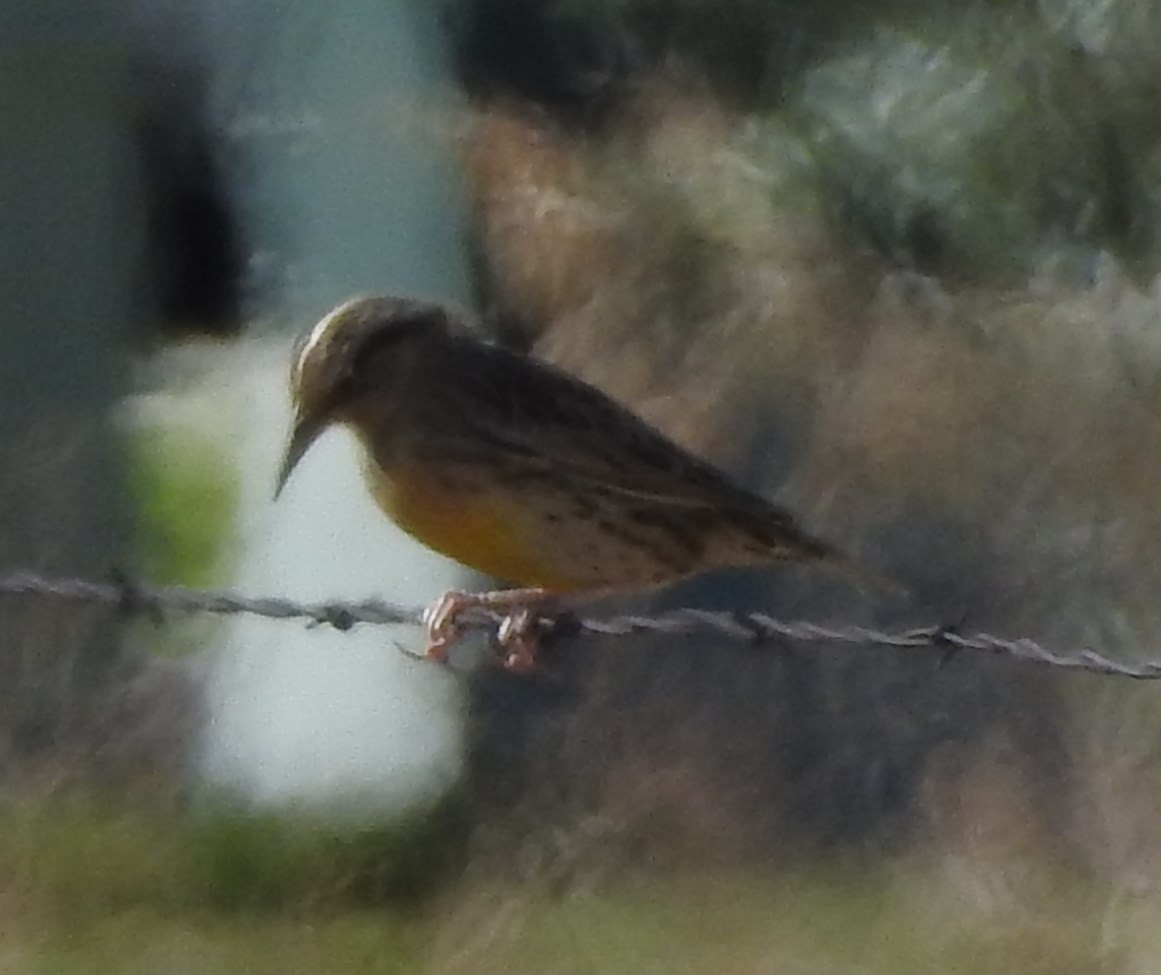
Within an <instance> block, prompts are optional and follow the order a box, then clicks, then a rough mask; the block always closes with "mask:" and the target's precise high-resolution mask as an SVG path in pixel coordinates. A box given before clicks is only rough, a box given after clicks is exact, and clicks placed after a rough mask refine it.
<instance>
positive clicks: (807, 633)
mask: <svg viewBox="0 0 1161 975" xmlns="http://www.w3.org/2000/svg"><path fill="white" fill-rule="evenodd" d="M0 593H7V594H11V595H26V596H38V597H43V598H54V599H64V600H72V601H77V602H85V603H97V604H103V605H107V606H114V607H117V608H118V609H119V610H120V611H121V612H123V613H125V614H126V615H140V616H146V617H151V618H153V619H158V620H160V619H163V618H164V617H165V615H166V614H167V613H181V614H190V613H210V614H214V615H218V616H239V615H249V616H259V617H263V618H266V619H275V620H305V621H306V622H308V623H311V624H314V625H319V626H331V627H334V628H335V629H337V630H342V631H345V630H349V629H351V628H352V627H354V626H356V625H358V624H369V625H373V626H384V625H399V624H404V625H411V626H420V625H422V624H423V621H424V611H423V610H422V609H414V608H408V607H403V606H398V605H395V604H393V603H389V602H386V601H384V600H381V599H367V600H361V601H344V600H328V601H325V602H299V601H296V600H293V599H284V598H281V597H276V596H246V595H243V594H241V593H238V592H235V591H233V590H228V589H194V588H190V587H186V586H157V585H150V584H146V583H136V582H132V581H130V580H128V579H125V578H117V579H112V580H110V581H107V582H96V581H93V580H87V579H76V578H49V577H46V576H43V575H40V574H38V573H34V572H13V573H9V574H7V575H0ZM503 618H504V614H503V613H499V612H496V611H493V610H488V609H486V608H477V607H473V608H471V609H469V610H467V611H466V612H465V613H463V614H461V615H459V616H457V618H456V619H457V624H458V625H460V626H461V627H462V628H464V629H476V630H481V629H482V630H492V631H494V630H495V628H496V626H497V625H498V624H499V623H500V622H501V621H502V620H503ZM567 619H568V622H569V625H568V626H567V627H566V629H567V630H568V632H569V633H575V634H576V635H578V636H581V637H584V636H606V637H624V636H629V635H631V634H634V633H661V634H667V635H670V636H688V635H693V634H696V633H715V634H717V635H720V636H724V637H727V638H729V639H732V640H739V641H743V642H747V643H763V642H767V641H772V640H787V641H792V642H798V643H842V644H847V645H849V646H856V647H879V648H884V649H895V650H918V649H938V650H942V651H943V652H944V653H945V654H950V653H956V652H959V651H964V650H968V651H979V652H984V653H991V654H996V655H1000V656H1006V657H1011V658H1013V659H1016V660H1020V661H1024V662H1027V663H1033V664H1040V665H1043V666H1048V667H1057V668H1065V669H1071V670H1081V671H1087V672H1090V673H1096V674H1105V675H1108V676H1115V677H1126V678H1129V679H1131V680H1158V679H1161V661H1158V660H1151V661H1144V662H1140V663H1126V662H1122V661H1119V660H1113V659H1112V658H1111V657H1107V656H1105V655H1104V654H1102V653H1099V652H1098V651H1096V650H1093V649H1091V648H1088V647H1083V648H1079V649H1073V650H1053V649H1051V648H1049V647H1046V646H1044V645H1042V644H1040V643H1038V642H1036V641H1035V640H1031V639H1029V638H1027V637H1021V638H1017V639H1006V638H1004V637H999V636H995V635H993V634H990V633H982V632H977V633H960V632H958V631H957V630H956V629H954V628H951V627H947V626H923V627H912V628H909V629H905V630H898V631H888V630H879V629H874V628H871V627H865V626H857V625H843V626H828V625H822V624H819V623H812V622H809V621H807V620H780V619H776V618H775V617H773V616H770V615H768V614H766V613H762V612H723V611H718V610H703V609H693V608H685V609H676V610H672V611H670V612H665V613H659V614H657V615H654V616H641V615H633V614H622V615H618V616H612V617H609V618H607V619H590V618H579V617H572V616H571V615H568V617H567Z"/></svg>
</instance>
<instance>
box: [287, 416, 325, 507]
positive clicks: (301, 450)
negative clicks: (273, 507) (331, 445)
mask: <svg viewBox="0 0 1161 975" xmlns="http://www.w3.org/2000/svg"><path fill="white" fill-rule="evenodd" d="M325 426H326V424H325V423H323V422H321V421H320V420H319V419H318V418H317V417H314V416H310V415H307V414H304V413H301V412H300V413H299V414H298V415H297V416H296V417H295V418H294V429H293V430H291V432H290V441H289V442H288V443H287V445H286V453H285V454H283V455H282V467H281V468H279V471H278V483H277V484H276V485H275V486H274V500H276V501H277V500H278V496H279V495H280V494H281V493H282V489H283V488H284V487H286V482H287V481H288V480H290V475H291V472H292V471H293V470H294V468H295V466H296V465H297V464H298V462H299V461H300V460H302V458H303V455H304V454H305V453H306V452H307V451H308V450H309V449H310V445H311V444H312V443H314V442H315V440H316V439H317V438H318V435H319V434H320V433H322V431H323V428H324V427H325Z"/></svg>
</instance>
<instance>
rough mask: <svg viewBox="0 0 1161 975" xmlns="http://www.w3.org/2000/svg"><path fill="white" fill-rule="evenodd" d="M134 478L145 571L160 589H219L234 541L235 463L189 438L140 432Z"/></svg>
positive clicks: (134, 448)
mask: <svg viewBox="0 0 1161 975" xmlns="http://www.w3.org/2000/svg"><path fill="white" fill-rule="evenodd" d="M132 471H133V479H132V483H133V488H134V498H135V502H136V509H137V524H138V533H137V545H136V548H137V557H138V562H139V565H140V571H141V572H142V573H143V574H144V576H145V577H146V578H148V579H149V580H150V581H151V582H155V583H158V584H175V583H180V584H184V585H191V586H203V585H210V584H212V583H213V582H214V581H215V572H216V570H218V569H220V568H221V565H222V561H223V556H224V555H225V554H226V553H225V551H224V550H225V546H226V544H227V541H228V539H229V538H230V537H231V528H232V518H233V514H234V505H235V502H236V500H237V497H236V496H237V480H236V477H237V475H236V472H235V471H234V469H233V464H232V461H230V460H229V458H227V457H225V456H223V455H222V453H221V451H220V449H218V448H216V447H215V445H214V444H213V443H212V442H209V441H208V440H206V439H205V438H204V437H200V436H198V435H196V434H194V433H191V432H189V431H184V432H183V431H180V430H156V431H154V430H139V431H137V432H136V433H135V434H134V438H133V443H132Z"/></svg>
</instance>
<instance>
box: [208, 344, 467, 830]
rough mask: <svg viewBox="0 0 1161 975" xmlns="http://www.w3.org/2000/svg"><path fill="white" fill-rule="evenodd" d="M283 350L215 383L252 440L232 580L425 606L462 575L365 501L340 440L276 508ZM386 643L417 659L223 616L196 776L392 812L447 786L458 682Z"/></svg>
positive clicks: (457, 750)
mask: <svg viewBox="0 0 1161 975" xmlns="http://www.w3.org/2000/svg"><path fill="white" fill-rule="evenodd" d="M289 356H290V351H289V345H288V344H286V343H271V342H265V343H256V344H255V345H254V347H253V348H252V349H251V350H247V351H244V350H242V349H238V348H234V349H232V350H231V354H230V358H231V365H230V367H229V373H230V376H229V378H227V379H225V380H223V385H224V387H225V388H223V389H222V390H221V393H222V396H223V397H225V399H226V400H227V401H233V402H232V403H231V404H230V405H231V407H232V408H231V409H230V410H229V413H230V415H231V417H232V418H233V417H236V418H237V421H236V422H237V423H238V428H239V429H242V430H244V431H247V436H246V438H245V439H244V440H243V441H242V442H240V443H238V444H237V448H238V450H239V456H240V457H242V458H244V463H242V465H241V471H242V475H241V484H240V491H239V506H238V518H237V524H238V526H239V527H238V531H239V541H240V545H241V554H240V556H239V558H238V565H237V570H236V572H235V574H234V579H233V583H234V584H235V585H236V586H237V587H238V588H239V589H242V590H244V591H246V592H248V593H256V594H265V593H269V594H274V595H279V596H286V597H289V598H292V599H304V600H316V599H330V598H342V599H361V598H364V597H369V596H377V597H381V598H384V599H387V600H389V601H391V602H396V603H401V604H404V605H420V604H424V603H426V602H429V601H431V600H432V599H433V598H434V597H435V596H437V595H438V594H439V593H441V592H442V591H443V590H445V589H447V588H449V587H453V586H454V585H455V584H456V583H457V581H462V580H461V579H460V575H459V573H458V571H457V570H456V568H455V566H454V564H453V563H450V562H448V561H446V560H444V559H442V558H440V557H439V556H437V555H434V554H432V553H430V552H428V551H427V550H426V549H424V548H423V547H422V546H420V545H419V544H418V543H416V542H414V541H413V540H411V539H410V538H408V537H407V536H406V535H404V534H403V533H402V532H400V531H399V530H397V529H395V528H394V526H393V525H391V524H390V522H389V521H388V520H387V519H386V518H385V517H384V516H383V514H382V513H381V512H380V511H379V510H378V509H377V508H376V507H375V505H374V502H373V501H372V500H371V499H370V496H369V495H368V493H367V491H366V489H365V487H364V486H363V481H362V474H361V471H360V469H359V457H358V449H357V445H356V443H355V441H354V439H353V438H352V437H351V436H350V435H349V434H347V433H346V432H345V431H343V430H334V431H331V432H329V433H328V434H327V435H326V436H324V437H322V438H320V440H319V441H318V443H317V444H316V445H315V446H314V447H313V448H312V449H311V451H310V453H309V454H308V455H307V456H306V457H305V458H304V459H303V461H302V462H301V463H300V464H299V466H298V468H297V469H296V470H295V472H294V476H293V477H292V478H291V480H290V481H289V482H288V484H287V487H286V490H285V491H284V492H283V494H282V496H281V497H280V499H279V500H278V502H277V503H275V502H274V501H273V490H274V481H275V474H276V471H277V468H278V462H279V460H280V457H281V451H282V448H283V446H284V442H285V437H286V435H287V431H288V427H289V422H290V407H289V405H288V401H287V394H286V371H287V363H288V362H289ZM223 422H224V421H223ZM231 422H235V421H234V420H233V419H231ZM393 641H398V642H399V643H401V644H403V645H404V646H408V647H411V646H412V645H414V646H415V647H416V648H417V649H419V648H420V643H421V641H422V634H421V633H420V631H419V630H418V629H416V628H410V627H398V628H385V627H370V626H365V627H356V628H355V629H353V630H351V631H348V632H346V633H340V632H337V631H335V630H332V629H330V628H326V627H318V628H315V629H307V628H305V627H304V626H301V625H298V624H295V623H282V622H272V621H269V620H255V619H242V618H239V619H236V620H232V621H230V622H229V623H228V624H227V628H226V630H225V636H224V639H223V643H222V646H221V648H220V651H219V652H218V654H217V655H216V661H215V663H214V664H213V666H212V668H211V671H210V675H209V679H208V686H207V715H208V721H207V725H206V728H205V736H204V741H203V748H202V752H201V769H202V772H203V774H204V776H205V777H206V779H207V780H209V781H210V782H212V783H214V784H216V785H220V786H224V787H227V788H229V789H231V790H233V791H236V792H239V793H241V794H242V795H243V796H246V797H248V798H250V799H251V800H253V801H255V802H258V803H262V804H290V803H294V804H305V805H309V806H341V807H350V806H354V807H357V808H359V809H366V808H368V807H370V808H372V809H376V810H378V809H383V810H388V811H390V810H397V809H401V808H405V807H407V806H409V805H413V804H416V803H419V802H422V801H425V800H428V799H431V798H433V797H434V796H436V795H438V794H439V793H440V792H442V791H443V790H446V789H447V788H448V787H449V786H450V785H451V784H452V783H453V782H454V780H455V778H456V776H457V774H458V772H459V768H460V761H461V747H460V735H461V721H460V715H461V707H460V696H459V693H458V687H457V682H456V679H455V678H454V677H453V676H452V675H451V674H450V673H449V672H447V671H446V670H443V669H441V668H439V667H437V666H434V665H429V664H425V663H422V662H418V661H413V660H410V659H409V658H407V657H406V656H404V655H403V654H401V653H399V652H398V649H397V648H396V646H395V645H394V643H393Z"/></svg>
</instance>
